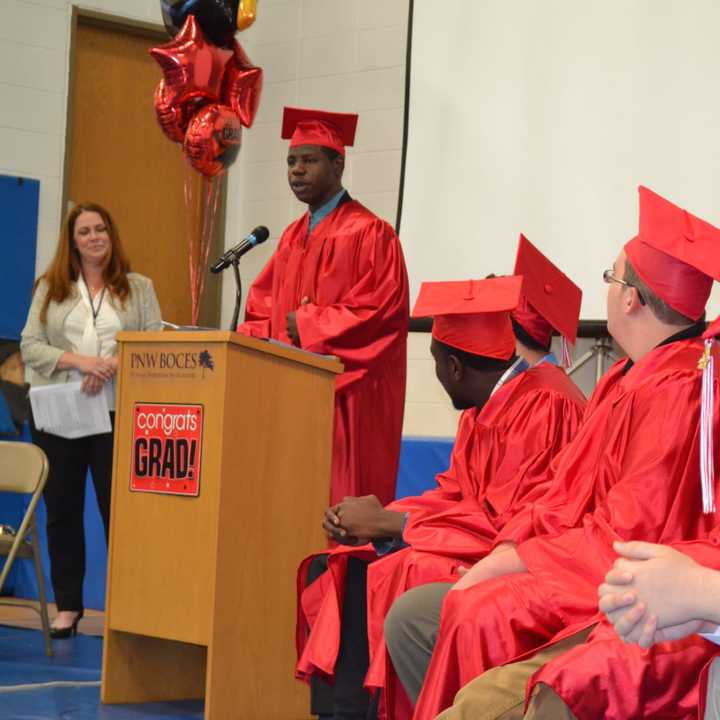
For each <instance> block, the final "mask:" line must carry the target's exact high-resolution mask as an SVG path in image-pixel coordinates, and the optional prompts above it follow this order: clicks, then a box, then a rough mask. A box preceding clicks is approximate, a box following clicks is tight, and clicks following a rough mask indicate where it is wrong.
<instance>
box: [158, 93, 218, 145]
mask: <svg viewBox="0 0 720 720" xmlns="http://www.w3.org/2000/svg"><path fill="white" fill-rule="evenodd" d="M205 104H207V100H206V99H204V98H202V97H196V98H192V99H190V100H188V101H186V102H185V103H182V104H180V105H175V104H173V103H169V102H168V100H167V92H166V91H165V81H164V80H161V81H160V82H159V83H158V86H157V87H156V88H155V96H154V98H153V107H154V108H155V115H156V116H157V121H158V123H159V125H160V128H161V129H162V131H163V132H164V133H165V135H166V136H167V137H169V138H170V140H172V141H173V142H178V143H182V142H183V141H184V140H185V131H186V130H187V126H188V123H189V122H190V118H191V117H192V116H193V114H194V113H196V112H197V111H198V110H199V109H200V108H201V107H202V106H203V105H205Z"/></svg>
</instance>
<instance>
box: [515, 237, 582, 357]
mask: <svg viewBox="0 0 720 720" xmlns="http://www.w3.org/2000/svg"><path fill="white" fill-rule="evenodd" d="M515 275H522V276H523V297H522V300H521V301H520V304H519V305H518V307H517V309H516V310H515V311H514V312H513V317H514V318H515V320H516V322H518V323H519V324H520V325H522V327H523V329H524V330H525V331H526V332H527V333H528V334H529V335H530V337H532V338H534V339H535V340H537V341H538V342H539V343H540V344H541V345H545V346H547V345H549V344H550V338H551V337H552V331H553V330H556V331H557V332H559V333H560V335H562V336H563V337H564V338H566V339H567V340H568V342H570V343H572V344H573V345H574V344H575V339H576V338H577V326H578V320H579V318H580V303H581V301H582V290H580V288H579V287H578V286H577V285H576V284H575V283H574V282H573V281H572V280H571V279H570V278H569V277H568V276H567V275H565V273H563V272H562V271H561V270H560V269H559V268H558V267H556V266H555V265H553V263H551V262H550V260H548V259H547V258H546V257H545V256H544V255H543V254H542V253H541V252H540V251H539V250H538V249H537V248H536V247H535V246H534V245H533V244H532V243H531V242H530V241H529V240H528V239H527V238H526V237H525V236H524V235H522V234H521V235H520V240H519V242H518V249H517V256H516V258H515Z"/></svg>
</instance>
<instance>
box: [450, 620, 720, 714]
mask: <svg viewBox="0 0 720 720" xmlns="http://www.w3.org/2000/svg"><path fill="white" fill-rule="evenodd" d="M591 629H592V628H588V629H587V630H583V631H582V632H579V633H577V634H576V635H572V636H571V637H569V638H565V639H564V640H562V641H560V642H558V643H555V644H554V645H550V646H549V647H546V648H544V649H543V650H540V652H537V653H535V655H533V656H532V657H531V658H528V659H527V660H522V661H520V662H516V663H510V664H508V665H502V666H500V667H496V668H493V669H492V670H488V671H487V672H486V673H483V674H482V675H481V676H480V677H478V678H476V679H475V680H473V681H472V682H470V683H468V684H467V685H466V686H465V687H464V688H463V689H462V690H460V692H459V693H458V694H457V695H456V696H455V702H454V703H453V706H452V707H451V708H448V709H447V710H445V711H444V712H442V713H440V715H438V717H437V720H522V719H523V718H524V720H575V716H574V715H573V714H572V713H571V712H570V710H569V709H568V708H567V706H566V705H565V703H564V702H563V701H562V699H561V698H560V697H559V696H558V695H557V694H556V693H555V692H554V691H553V690H552V688H550V687H548V686H547V685H539V686H538V687H537V688H536V690H535V692H534V693H533V696H532V698H531V700H530V704H529V706H528V710H527V713H524V709H525V689H526V688H527V684H528V680H529V679H530V677H531V676H532V675H534V674H535V673H536V672H537V671H538V670H539V669H540V668H541V667H542V666H543V665H545V663H548V662H550V661H551V660H553V659H554V658H556V657H558V656H559V655H561V654H562V653H564V652H565V651H566V650H569V649H570V648H572V647H575V646H576V645H580V644H581V643H583V642H585V640H586V639H587V636H588V635H589V634H590V631H591ZM718 720H720V718H718Z"/></svg>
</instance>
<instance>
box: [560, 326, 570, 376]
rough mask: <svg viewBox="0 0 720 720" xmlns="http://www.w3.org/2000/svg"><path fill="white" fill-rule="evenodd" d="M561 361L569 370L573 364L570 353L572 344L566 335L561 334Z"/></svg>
mask: <svg viewBox="0 0 720 720" xmlns="http://www.w3.org/2000/svg"><path fill="white" fill-rule="evenodd" d="M560 354H561V358H560V363H561V364H562V366H563V367H564V368H565V369H566V370H567V369H568V368H570V367H571V366H572V355H571V354H570V344H569V343H568V341H567V338H566V337H565V336H564V335H561V336H560Z"/></svg>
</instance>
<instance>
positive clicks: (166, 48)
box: [150, 15, 233, 107]
mask: <svg viewBox="0 0 720 720" xmlns="http://www.w3.org/2000/svg"><path fill="white" fill-rule="evenodd" d="M150 54H151V55H152V56H153V57H154V58H155V60H156V61H157V62H158V64H159V65H160V68H161V69H162V72H163V79H164V82H165V89H164V99H165V102H166V103H167V104H168V105H169V106H174V107H177V106H181V105H183V104H184V103H186V102H187V101H188V100H191V99H196V98H203V99H205V100H206V101H207V102H217V101H218V100H219V98H220V92H221V90H222V80H223V75H224V73H225V67H226V66H227V64H228V62H229V61H230V59H231V58H232V57H233V51H232V50H228V49H225V48H221V47H217V46H216V45H212V44H211V43H209V42H208V41H207V40H206V39H205V36H204V35H203V33H202V30H201V29H200V26H199V24H198V22H197V20H196V19H195V16H194V15H188V17H187V20H186V21H185V24H184V25H183V27H182V30H181V31H180V32H179V33H178V34H177V35H176V36H175V37H174V38H173V39H172V40H171V41H170V42H169V43H166V44H165V45H160V46H159V47H155V48H152V49H151V50H150Z"/></svg>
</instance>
